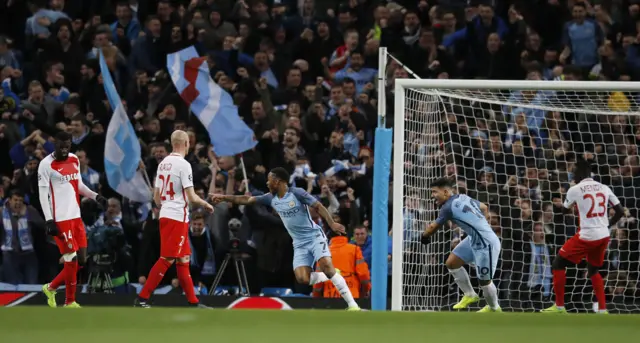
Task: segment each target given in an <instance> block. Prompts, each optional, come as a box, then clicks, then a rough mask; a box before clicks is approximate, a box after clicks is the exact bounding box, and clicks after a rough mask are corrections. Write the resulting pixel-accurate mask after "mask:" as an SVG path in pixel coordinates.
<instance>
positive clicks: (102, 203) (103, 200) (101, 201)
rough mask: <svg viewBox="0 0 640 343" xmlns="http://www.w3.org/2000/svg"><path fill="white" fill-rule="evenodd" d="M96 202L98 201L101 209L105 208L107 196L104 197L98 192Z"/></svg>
mask: <svg viewBox="0 0 640 343" xmlns="http://www.w3.org/2000/svg"><path fill="white" fill-rule="evenodd" d="M96 202H97V203H98V205H100V207H102V210H103V211H104V210H106V209H107V198H105V197H103V196H102V195H100V194H98V195H97V196H96Z"/></svg>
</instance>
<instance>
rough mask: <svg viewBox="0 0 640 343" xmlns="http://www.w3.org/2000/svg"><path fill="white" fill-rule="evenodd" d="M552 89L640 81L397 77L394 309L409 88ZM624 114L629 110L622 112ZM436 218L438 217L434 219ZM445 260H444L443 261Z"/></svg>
mask: <svg viewBox="0 0 640 343" xmlns="http://www.w3.org/2000/svg"><path fill="white" fill-rule="evenodd" d="M409 89H415V90H418V91H419V90H420V89H424V90H447V89H469V90H509V89H511V90H550V91H566V90H571V91H607V92H615V91H620V92H640V82H633V81H624V82H623V81H529V80H461V79H396V80H395V97H394V128H393V129H394V130H393V131H394V132H393V156H392V162H393V170H392V171H393V173H392V174H393V192H392V197H393V198H392V199H393V200H392V201H393V208H392V214H393V222H392V228H393V229H392V230H393V232H392V260H391V263H392V274H391V275H392V276H391V310H392V311H402V308H403V300H404V299H403V294H402V291H403V287H404V284H403V263H404V260H403V258H404V256H403V243H404V241H403V240H404V236H403V232H404V228H403V207H404V186H405V184H404V176H405V170H404V153H405V151H404V150H405V149H404V139H405V122H404V112H405V96H406V90H409ZM619 114H620V115H624V114H625V113H623V112H621V113H619ZM629 115H630V114H629ZM433 219H434V220H435V218H433ZM443 263H444V261H443Z"/></svg>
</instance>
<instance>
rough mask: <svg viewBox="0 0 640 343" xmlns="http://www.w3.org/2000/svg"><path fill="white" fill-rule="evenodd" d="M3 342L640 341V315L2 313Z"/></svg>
mask: <svg viewBox="0 0 640 343" xmlns="http://www.w3.org/2000/svg"><path fill="white" fill-rule="evenodd" d="M0 337H2V342H7V343H8V342H46V343H58V342H60V343H69V342H83V341H84V342H91V343H102V342H109V343H113V342H136V343H146V342H149V343H161V342H177V343H196V342H197V343H200V342H203V343H204V342H221V343H236V342H237V343H272V342H273V343H338V342H339V343H342V342H349V343H374V342H384V343H418V342H434V343H456V342H465V343H485V342H487V343H489V342H490V343H502V342H505V343H507V342H508V343H512V342H513V343H529V342H536V343H543V342H544V343H547V342H549V343H552V342H559V343H573V342H575V343H590V342H594V343H595V342H597V343H602V342H611V343H614V342H615V343H618V342H638V341H639V339H640V338H639V337H640V316H634V315H595V314H589V315H576V314H570V315H549V314H546V315H545V314H539V313H538V314H534V313H497V314H478V313H448V312H444V313H442V312H441V313H435V312H428V313H425V312H422V313H416V312H413V313H392V312H382V313H379V312H355V313H354V312H346V311H330V310H292V311H251V310H201V309H183V308H153V309H138V308H83V309H64V308H58V309H50V308H45V307H15V308H0Z"/></svg>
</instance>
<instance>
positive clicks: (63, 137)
mask: <svg viewBox="0 0 640 343" xmlns="http://www.w3.org/2000/svg"><path fill="white" fill-rule="evenodd" d="M70 140H71V134H70V133H67V132H66V131H59V132H58V133H56V141H60V142H66V141H70Z"/></svg>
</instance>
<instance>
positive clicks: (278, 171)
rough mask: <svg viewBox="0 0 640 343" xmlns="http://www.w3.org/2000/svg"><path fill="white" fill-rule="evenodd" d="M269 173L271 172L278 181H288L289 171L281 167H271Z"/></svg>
mask: <svg viewBox="0 0 640 343" xmlns="http://www.w3.org/2000/svg"><path fill="white" fill-rule="evenodd" d="M269 173H271V174H273V176H275V177H276V178H277V179H278V180H280V181H284V182H289V172H288V171H286V170H285V169H284V168H282V167H276V168H273V169H271V171H270V172H269Z"/></svg>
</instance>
